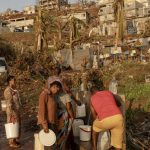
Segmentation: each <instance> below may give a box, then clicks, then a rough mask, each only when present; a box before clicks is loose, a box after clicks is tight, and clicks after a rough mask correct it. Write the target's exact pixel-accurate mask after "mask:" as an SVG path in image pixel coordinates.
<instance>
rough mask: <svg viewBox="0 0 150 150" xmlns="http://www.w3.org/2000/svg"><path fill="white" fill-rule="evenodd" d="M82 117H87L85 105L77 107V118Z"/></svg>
mask: <svg viewBox="0 0 150 150" xmlns="http://www.w3.org/2000/svg"><path fill="white" fill-rule="evenodd" d="M80 117H86V108H85V104H82V105H81V106H78V105H77V106H76V118H80Z"/></svg>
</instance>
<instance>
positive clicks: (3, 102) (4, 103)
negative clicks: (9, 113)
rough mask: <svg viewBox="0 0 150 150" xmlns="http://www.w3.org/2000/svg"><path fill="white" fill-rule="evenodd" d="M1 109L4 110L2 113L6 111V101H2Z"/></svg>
mask: <svg viewBox="0 0 150 150" xmlns="http://www.w3.org/2000/svg"><path fill="white" fill-rule="evenodd" d="M1 108H2V111H6V101H5V100H3V101H1Z"/></svg>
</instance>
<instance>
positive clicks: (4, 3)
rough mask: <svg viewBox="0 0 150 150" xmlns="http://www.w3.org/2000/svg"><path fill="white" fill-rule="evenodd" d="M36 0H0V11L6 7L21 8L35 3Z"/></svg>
mask: <svg viewBox="0 0 150 150" xmlns="http://www.w3.org/2000/svg"><path fill="white" fill-rule="evenodd" d="M35 1H36V0H0V12H2V11H5V10H6V9H7V8H11V9H15V10H22V9H23V8H24V7H25V6H28V5H33V4H35Z"/></svg>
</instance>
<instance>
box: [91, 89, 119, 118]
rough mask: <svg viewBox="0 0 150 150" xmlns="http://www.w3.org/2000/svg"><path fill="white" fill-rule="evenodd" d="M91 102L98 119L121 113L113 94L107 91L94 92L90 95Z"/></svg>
mask: <svg viewBox="0 0 150 150" xmlns="http://www.w3.org/2000/svg"><path fill="white" fill-rule="evenodd" d="M91 104H92V106H93V108H94V110H95V112H96V113H97V116H98V119H99V120H102V119H104V118H107V117H111V116H114V115H117V114H121V111H120V109H119V108H118V106H117V105H116V101H115V98H114V96H113V94H112V93H111V92H109V91H99V92H96V93H95V94H94V95H93V96H92V97H91Z"/></svg>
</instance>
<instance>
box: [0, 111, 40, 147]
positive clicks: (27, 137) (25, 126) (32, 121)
mask: <svg viewBox="0 0 150 150" xmlns="http://www.w3.org/2000/svg"><path fill="white" fill-rule="evenodd" d="M21 118H22V121H21V138H20V142H21V148H18V150H34V133H36V132H38V126H37V125H36V124H37V119H36V115H35V114H32V115H31V114H30V117H29V115H28V114H26V115H23V116H21ZM5 123H6V114H5V112H0V150H12V148H9V146H8V141H7V139H6V134H5V128H4V124H5Z"/></svg>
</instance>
